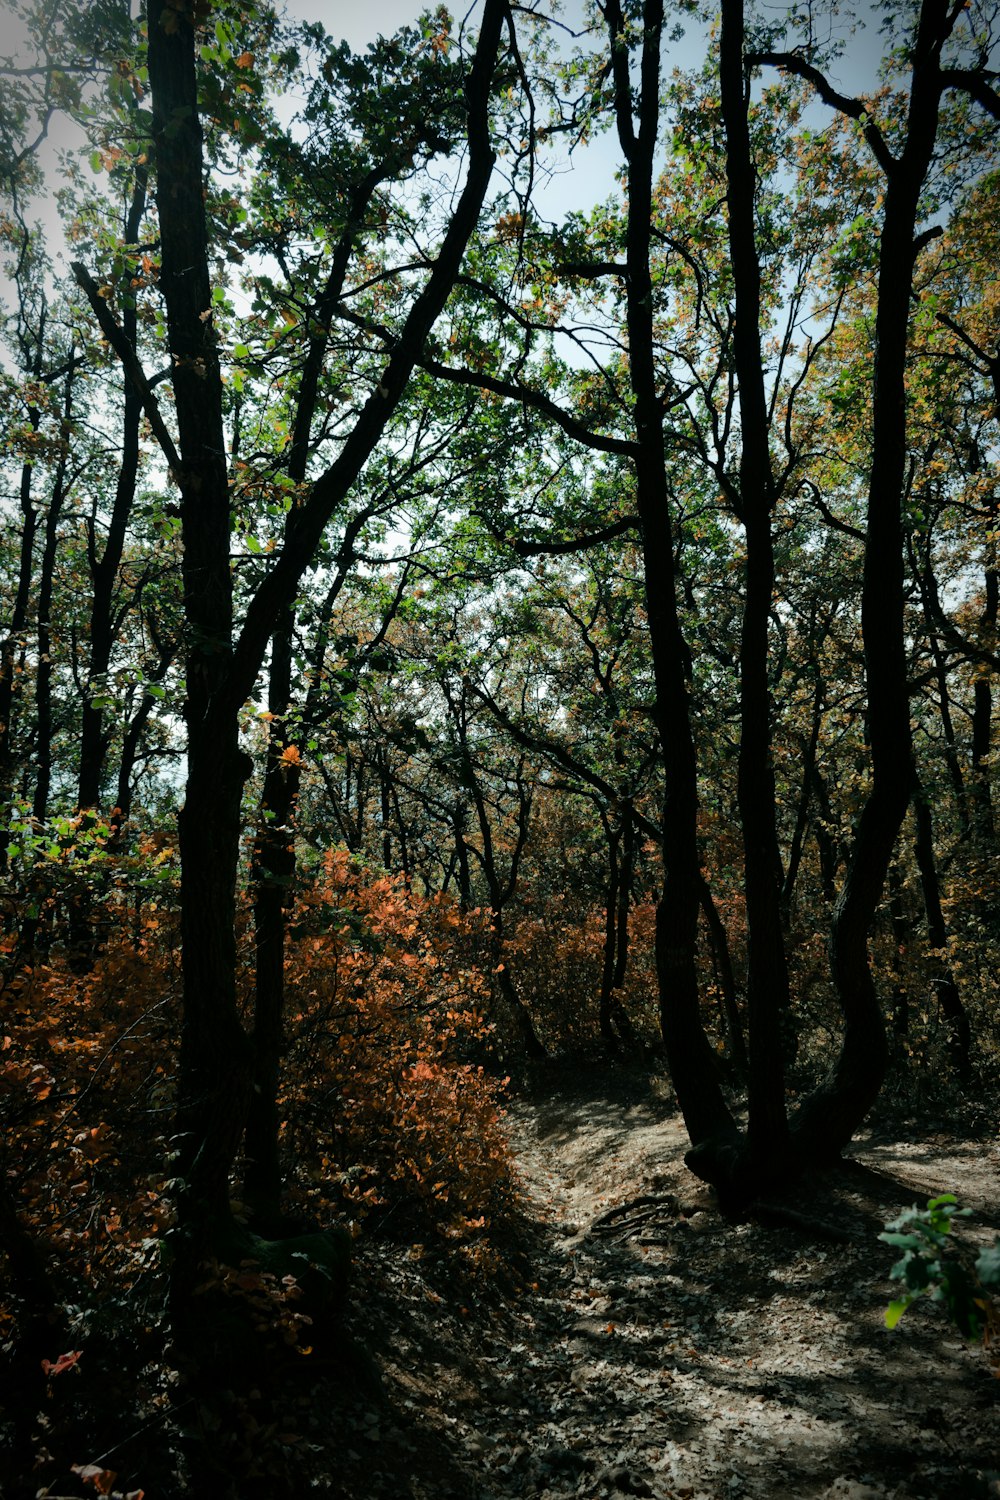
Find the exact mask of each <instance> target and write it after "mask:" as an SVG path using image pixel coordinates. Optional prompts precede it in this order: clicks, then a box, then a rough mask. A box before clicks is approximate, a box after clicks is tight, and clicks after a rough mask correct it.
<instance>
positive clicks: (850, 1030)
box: [795, 0, 949, 1160]
mask: <svg viewBox="0 0 1000 1500" xmlns="http://www.w3.org/2000/svg"><path fill="white" fill-rule="evenodd" d="M948 24H949V23H948V11H947V6H946V5H945V3H943V0H923V4H922V6H921V11H920V18H919V22H918V25H917V36H916V39H915V45H914V47H913V51H912V53H911V58H912V70H913V71H912V82H911V88H910V98H909V108H908V116H907V122H906V131H905V137H904V143H903V148H902V152H901V154H900V155H899V156H897V157H895V158H891V159H889V160H888V161H886V162H885V163H884V165H885V166H886V168H887V176H888V181H887V185H886V195H885V206H884V210H883V223H882V234H881V240H880V245H879V272H878V308H877V312H876V319H875V366H874V384H873V393H872V461H871V472H870V476H869V487H868V518H867V528H866V533H865V561H864V581H863V592H862V602H861V628H862V635H863V639H864V649H865V670H866V679H867V691H868V738H869V744H870V750H871V791H870V793H869V796H868V798H867V801H866V803H865V805H864V808H863V809H862V813H861V817H860V820H859V823H858V827H857V832H856V835H855V839H854V844H853V848H852V850H851V855H850V861H849V865H848V869H847V874H846V877H845V879H844V884H843V888H842V890H841V892H840V896H839V898H838V900H837V903H836V906H835V909H834V914H833V926H832V930H831V935H830V966H831V971H832V975H833V981H834V984H835V985H836V989H837V994H838V996H839V999H840V1004H841V1008H842V1010H843V1016H844V1037H843V1044H842V1047H841V1051H840V1054H839V1056H838V1058H837V1060H836V1062H835V1064H834V1066H833V1068H832V1069H831V1071H830V1073H829V1074H828V1076H827V1078H826V1079H825V1080H824V1081H823V1082H822V1083H821V1084H820V1085H819V1087H818V1088H817V1089H816V1090H815V1091H814V1093H813V1094H812V1095H811V1096H810V1097H809V1098H808V1099H807V1100H805V1101H804V1103H803V1105H802V1108H801V1110H800V1111H799V1114H798V1116H797V1119H796V1121H795V1134H796V1139H797V1142H798V1144H799V1146H800V1149H802V1150H803V1152H804V1153H805V1154H806V1155H807V1156H808V1157H809V1158H812V1159H820V1160H822V1159H829V1158H832V1157H836V1156H837V1155H838V1154H839V1153H840V1151H841V1150H842V1149H843V1148H844V1146H846V1145H847V1143H848V1142H849V1140H850V1139H851V1136H852V1135H853V1133H854V1131H855V1130H856V1129H857V1127H858V1125H859V1124H860V1123H861V1121H862V1120H863V1119H864V1117H865V1115H866V1114H867V1112H868V1110H869V1109H870V1108H871V1106H872V1104H873V1103H874V1102H875V1099H876V1097H877V1096H878V1092H879V1089H880V1088H881V1085H882V1079H883V1077H884V1075H885V1069H886V1064H887V1061H888V1048H887V1043H886V1035H885V1026H884V1023H883V1019H882V1010H881V1005H880V1002H879V997H878V993H877V991H876V988H875V982H874V978H873V976H872V971H871V966H870V962H869V956H868V935H869V933H870V931H871V928H872V924H873V922H874V920H875V914H876V911H877V909H878V904H879V901H880V900H881V896H882V891H883V888H884V885H885V879H886V873H887V871H888V868H889V861H890V859H891V858H892V851H893V847H894V845H895V842H896V838H897V836H898V833H899V829H900V826H901V824H902V821H903V818H904V817H905V814H906V808H907V805H908V803H909V801H910V796H911V793H912V788H913V777H914V769H913V746H912V740H911V732H910V703H909V691H908V684H907V661H906V631H905V622H904V602H905V601H904V578H903V530H902V497H903V493H904V488H905V478H906V349H907V335H908V330H909V319H910V290H911V284H912V276H913V267H914V263H915V259H916V244H915V237H916V225H917V215H918V212H919V201H920V194H921V192H922V190H923V185H924V182H925V180H926V176H927V171H928V168H929V166H930V161H931V157H932V154H933V150H934V144H935V140H936V136H937V126H938V109H939V105H940V95H941V86H942V85H941V78H940V67H939V53H940V46H941V43H942V41H943V39H944V37H945V36H946V35H947V31H948Z"/></svg>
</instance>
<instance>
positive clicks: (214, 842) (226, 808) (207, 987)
mask: <svg viewBox="0 0 1000 1500" xmlns="http://www.w3.org/2000/svg"><path fill="white" fill-rule="evenodd" d="M148 21H149V73H150V81H151V84H152V93H153V140H154V147H155V153H156V199H157V209H158V216H159V222H160V234H161V248H162V266H161V275H160V284H161V287H162V290H163V296H164V301H165V303H166V310H167V325H168V334H169V347H170V355H171V359H172V380H173V387H174V397H175V403H176V410H177V427H178V434H179V439H180V442H179V449H180V452H179V462H180V467H179V472H177V473H175V476H174V477H175V480H176V481H177V483H178V484H179V486H180V490H181V525H182V534H183V542H184V557H183V589H184V610H185V617H186V620H187V625H188V639H187V643H186V661H185V667H186V680H187V701H186V704H185V720H186V724H187V749H188V772H187V782H186V786H185V797H184V807H183V810H182V812H181V814H180V820H179V825H180V853H181V940H182V970H183V978H184V1012H183V1022H182V1027H181V1049H180V1073H179V1081H178V1118H177V1156H178V1167H179V1171H178V1173H177V1175H178V1177H179V1178H180V1180H181V1183H182V1187H181V1190H180V1192H179V1195H178V1227H177V1234H176V1237H175V1238H176V1246H177V1255H176V1259H175V1264H174V1277H173V1306H174V1311H175V1314H180V1316H181V1317H182V1318H184V1317H185V1316H186V1314H187V1311H188V1308H187V1303H188V1301H189V1298H190V1295H191V1293H192V1291H193V1289H194V1286H195V1284H196V1282H197V1279H198V1266H199V1264H200V1262H201V1261H202V1260H203V1259H204V1257H205V1256H206V1255H207V1254H209V1253H210V1251H211V1250H212V1248H213V1245H215V1244H217V1243H218V1242H219V1239H220V1237H221V1236H225V1235H226V1234H228V1233H229V1232H231V1230H232V1215H231V1208H230V1201H229V1173H230V1168H231V1166H232V1162H233V1158H234V1156H235V1153H236V1150H237V1147H238V1145H239V1142H240V1139H241V1136H242V1133H243V1126H244V1121H245V1117H246V1109H247V1103H248V1098H249V1093H250V1074H251V1052H250V1044H249V1041H248V1038H247V1035H246V1032H245V1031H244V1029H243V1026H242V1024H241V1022H240V1018H239V1012H238V1009H237V1003H236V939H235V905H236V869H237V861H238V856H239V841H240V800H241V796H242V791H243V782H244V779H245V777H246V775H247V773H248V771H249V769H250V765H249V760H248V757H246V756H244V755H243V754H242V752H241V751H240V747H239V733H238V718H237V712H236V709H237V707H238V705H232V704H231V692H227V691H226V689H227V687H228V683H227V673H228V669H229V665H230V661H231V657H232V625H233V612H232V582H231V575H230V568H229V524H230V522H229V486H228V476H227V472H226V456H225V440H224V431H223V420H222V383H221V379H220V371H219V360H218V352H217V348H216V343H215V334H214V331H213V328H212V320H211V318H206V317H205V316H204V314H205V311H206V309H209V308H211V306H212V296H211V286H210V284H209V272H208V267H209V247H208V234H207V224H206V218H205V204H204V191H203V180H202V179H203V165H202V135H201V121H200V116H199V111H198V94H197V84H196V76H195V34H194V30H193V26H192V21H191V18H190V16H189V15H188V14H187V13H186V12H184V11H180V10H177V9H176V8H175V7H174V6H172V5H171V4H170V3H169V0H149V7H148Z"/></svg>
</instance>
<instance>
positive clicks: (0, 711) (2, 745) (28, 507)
mask: <svg viewBox="0 0 1000 1500" xmlns="http://www.w3.org/2000/svg"><path fill="white" fill-rule="evenodd" d="M42 330H44V319H43V322H42ZM42 330H40V331H39V339H38V348H37V352H36V357H35V367H34V369H33V371H32V374H33V375H34V377H35V378H36V379H37V378H38V376H39V375H40V373H41V368H42ZM27 418H28V425H29V427H30V428H31V431H32V432H33V433H34V432H37V431H38V424H39V420H40V412H39V410H38V408H37V407H35V406H29V408H28V411H27ZM34 474H35V466H34V464H31V463H25V464H22V466H21V484H20V491H19V496H18V500H19V507H20V511H21V548H20V556H19V559H18V568H17V587H16V590H15V593H14V606H13V609H12V610H11V616H10V625H9V627H8V630H7V634H6V636H5V637H4V639H3V642H2V643H0V810H2V813H3V816H2V817H0V872H2V871H4V870H6V869H7V860H8V855H7V848H8V845H9V843H10V817H9V814H10V804H11V801H12V798H13V793H14V777H15V770H14V762H13V731H14V723H13V720H14V704H15V702H16V699H17V696H18V688H19V675H20V674H19V673H18V672H17V671H16V670H15V668H16V665H17V659H18V655H19V653H20V652H22V651H23V646H24V632H25V627H26V625H27V622H28V606H29V604H30V601H31V584H32V577H33V572H34V558H35V538H36V536H37V533H38V512H37V511H36V509H35V505H34V501H33V499H32V494H31V490H32V482H33V480H34Z"/></svg>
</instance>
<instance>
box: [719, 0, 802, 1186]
mask: <svg viewBox="0 0 1000 1500" xmlns="http://www.w3.org/2000/svg"><path fill="white" fill-rule="evenodd" d="M719 78H720V87H721V98H722V118H723V122H724V126H725V135H726V182H727V202H728V210H729V212H728V221H729V250H730V263H731V267H732V273H733V283H734V288H735V322H734V333H733V343H734V356H735V365H736V374H737V380H738V390H739V410H740V440H741V444H742V448H741V455H740V475H739V495H738V500H737V504H736V508H737V513H738V515H739V519H740V520H741V521H742V522H743V526H744V531H745V535H746V549H747V559H746V585H745V587H746V593H745V598H744V606H743V627H742V632H741V637H740V755H739V774H738V801H739V808H740V823H741V827H742V831H743V858H744V878H745V886H746V903H747V1018H748V1030H749V1041H750V1074H749V1122H748V1140H749V1146H750V1154H751V1158H752V1162H753V1171H754V1173H755V1174H756V1175H757V1176H758V1177H759V1178H760V1179H761V1180H766V1179H767V1178H771V1177H780V1176H781V1175H782V1174H783V1172H784V1171H785V1170H786V1168H787V1164H788V1152H789V1142H788V1122H787V1117H786V1114H785V1081H784V1066H783V1042H784V1039H783V1035H782V1032H783V1029H785V1028H786V1026H787V1017H788V1013H789V990H788V965H787V960H786V955H785V943H784V932H783V924H782V919H781V918H782V911H781V886H780V871H781V857H780V854H779V850H778V833H777V824H776V794H775V784H774V769H773V766H772V762H771V723H772V709H771V694H770V687H769V682H768V664H769V658H770V650H769V645H768V630H769V626H770V620H771V607H772V602H773V595H774V581H775V572H774V541H773V537H772V534H771V513H772V511H773V509H774V505H775V502H776V499H777V489H776V486H775V482H774V476H773V474H772V470H771V460H770V454H769V446H768V443H769V428H770V423H769V420H768V411H767V401H766V398H765V393H764V369H763V362H762V356H761V341H760V315H761V308H760V265H759V262H758V258H757V243H756V225H755V213H754V193H755V181H756V171H755V168H754V162H753V152H752V149H751V145H750V130H749V124H748V121H747V106H748V104H749V85H748V82H747V81H746V76H745V67H744V60H743V0H723V3H722V32H721V39H720V48H719Z"/></svg>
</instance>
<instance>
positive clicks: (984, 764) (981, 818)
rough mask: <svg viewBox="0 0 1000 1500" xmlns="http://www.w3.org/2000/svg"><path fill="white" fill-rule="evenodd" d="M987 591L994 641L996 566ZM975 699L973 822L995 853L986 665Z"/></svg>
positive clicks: (983, 624)
mask: <svg viewBox="0 0 1000 1500" xmlns="http://www.w3.org/2000/svg"><path fill="white" fill-rule="evenodd" d="M985 592H986V600H985V604H984V606H983V612H982V615H981V616H980V622H979V623H980V629H981V631H982V634H983V636H984V638H985V639H986V641H987V642H991V641H993V640H994V639H995V637H996V629H997V618H998V614H1000V574H998V572H997V570H996V568H994V567H988V568H987V569H986V578H985ZM972 703H973V707H972V788H971V792H972V822H973V828H974V830H975V836H976V842H977V844H978V845H979V847H980V848H981V849H982V851H983V852H984V853H991V852H992V850H993V846H994V842H995V836H996V827H995V823H994V817H993V795H992V791H991V789H990V767H989V759H988V757H989V754H990V750H991V748H992V736H993V690H992V686H991V683H990V678H989V675H988V673H987V669H986V668H985V667H980V668H979V670H978V673H977V676H976V681H975V684H974V686H973V700H972Z"/></svg>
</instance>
